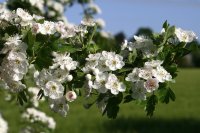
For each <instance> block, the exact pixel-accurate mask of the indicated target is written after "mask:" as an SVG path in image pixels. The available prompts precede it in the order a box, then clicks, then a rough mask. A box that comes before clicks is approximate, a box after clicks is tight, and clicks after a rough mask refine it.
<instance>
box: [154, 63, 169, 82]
mask: <svg viewBox="0 0 200 133" xmlns="http://www.w3.org/2000/svg"><path fill="white" fill-rule="evenodd" d="M152 74H153V76H154V77H155V78H156V79H157V80H158V81H159V82H161V83H163V82H165V81H172V76H171V75H170V73H168V72H167V71H166V70H165V69H164V68H163V67H162V66H158V67H157V68H156V69H154V70H152Z"/></svg>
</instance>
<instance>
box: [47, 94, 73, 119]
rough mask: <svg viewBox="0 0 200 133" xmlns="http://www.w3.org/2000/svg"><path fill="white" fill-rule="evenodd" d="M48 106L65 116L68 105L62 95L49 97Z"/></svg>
mask: <svg viewBox="0 0 200 133" xmlns="http://www.w3.org/2000/svg"><path fill="white" fill-rule="evenodd" d="M49 106H50V108H51V109H52V110H53V111H54V112H57V113H59V114H60V115H62V116H64V117H66V115H67V112H68V110H69V105H68V104H67V103H66V100H65V98H64V97H61V98H59V99H49Z"/></svg>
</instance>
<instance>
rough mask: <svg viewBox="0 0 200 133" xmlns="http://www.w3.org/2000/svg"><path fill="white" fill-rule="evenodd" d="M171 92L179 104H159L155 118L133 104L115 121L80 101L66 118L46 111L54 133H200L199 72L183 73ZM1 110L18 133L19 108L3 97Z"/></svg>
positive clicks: (185, 71) (182, 70)
mask: <svg viewBox="0 0 200 133" xmlns="http://www.w3.org/2000/svg"><path fill="white" fill-rule="evenodd" d="M172 88H173V90H174V92H175V94H176V101H175V102H170V104H167V105H166V104H161V103H159V104H158V106H157V108H156V111H155V114H154V116H153V118H148V117H146V115H145V112H144V110H143V108H142V107H141V106H139V105H136V104H135V103H134V102H131V103H129V104H122V105H121V108H120V112H119V114H118V117H117V119H115V120H110V119H108V118H107V117H105V116H104V117H102V116H101V113H100V112H99V110H98V109H97V107H96V106H93V107H92V108H91V109H89V110H86V109H84V108H83V106H82V104H81V101H75V102H73V103H70V111H69V114H68V116H67V117H66V118H63V117H61V116H59V115H58V114H55V113H53V112H51V111H48V110H49V109H48V107H47V105H45V106H44V110H47V113H48V115H51V116H53V117H55V120H56V122H57V128H56V130H55V133H161V132H162V133H200V69H180V70H179V75H178V77H177V79H176V83H175V84H172ZM0 109H1V110H0V111H1V112H3V116H4V117H5V118H6V119H7V120H8V122H9V127H10V129H9V133H17V132H18V131H19V128H20V116H19V111H20V107H16V103H12V104H8V103H6V102H4V101H3V98H2V97H0Z"/></svg>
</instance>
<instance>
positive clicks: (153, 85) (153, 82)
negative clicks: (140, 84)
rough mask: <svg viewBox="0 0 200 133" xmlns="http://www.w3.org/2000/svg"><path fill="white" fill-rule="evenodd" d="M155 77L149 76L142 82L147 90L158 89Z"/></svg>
mask: <svg viewBox="0 0 200 133" xmlns="http://www.w3.org/2000/svg"><path fill="white" fill-rule="evenodd" d="M158 83H159V82H158V80H157V79H156V78H150V79H148V80H147V81H146V82H145V83H144V87H145V88H146V90H147V92H153V91H155V90H157V89H158V87H159V84H158Z"/></svg>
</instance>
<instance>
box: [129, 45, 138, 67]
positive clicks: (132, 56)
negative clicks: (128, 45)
mask: <svg viewBox="0 0 200 133" xmlns="http://www.w3.org/2000/svg"><path fill="white" fill-rule="evenodd" d="M136 57H137V50H136V49H133V51H132V52H130V53H129V55H128V62H129V63H131V64H132V63H133V62H134V61H135V59H136Z"/></svg>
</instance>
